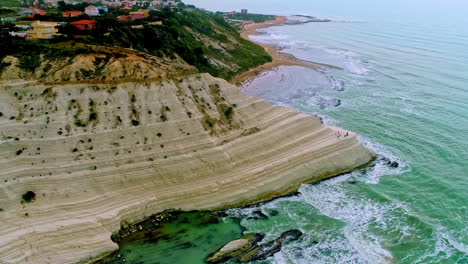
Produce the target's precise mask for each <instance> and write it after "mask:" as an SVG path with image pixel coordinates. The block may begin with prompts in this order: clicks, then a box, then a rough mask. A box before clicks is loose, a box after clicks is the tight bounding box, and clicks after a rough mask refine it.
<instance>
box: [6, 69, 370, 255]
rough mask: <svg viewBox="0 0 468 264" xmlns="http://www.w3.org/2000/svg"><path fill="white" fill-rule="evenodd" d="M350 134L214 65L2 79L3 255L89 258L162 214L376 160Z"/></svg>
mask: <svg viewBox="0 0 468 264" xmlns="http://www.w3.org/2000/svg"><path fill="white" fill-rule="evenodd" d="M345 133H346V131H342V130H340V129H338V128H334V127H329V126H325V125H323V124H321V122H320V119H319V118H317V117H314V116H308V115H305V114H300V113H296V112H294V111H292V110H290V109H287V108H283V107H277V106H272V105H270V104H268V103H266V102H265V101H263V100H260V99H256V98H252V97H248V96H246V95H243V94H242V93H241V92H240V91H239V89H238V88H237V87H235V86H232V85H230V84H228V83H227V82H226V81H224V80H221V79H217V78H213V77H211V76H209V75H208V74H195V75H189V76H186V77H184V78H178V79H177V78H175V79H173V80H170V81H157V80H150V79H148V80H147V81H146V82H138V83H136V82H119V83H114V84H110V83H107V84H99V83H96V84H90V83H81V84H80V83H79V84H66V83H64V84H60V85H47V84H39V83H33V82H30V83H25V82H16V83H15V82H12V81H11V80H10V81H9V82H8V83H3V84H2V85H1V87H0V208H2V210H1V211H0V222H1V223H2V224H1V225H0V263H34V264H39V263H74V262H78V261H81V260H84V259H87V258H91V257H95V256H97V255H99V254H102V253H105V252H109V251H113V250H115V249H117V244H116V243H114V242H113V241H112V240H111V235H112V234H115V233H117V232H118V230H119V229H120V227H121V226H128V225H129V224H131V223H135V222H137V221H139V220H142V219H145V218H147V217H149V216H150V215H153V214H155V213H158V212H162V211H165V210H167V209H178V210H195V209H197V210H201V209H217V208H226V207H230V206H236V205H244V204H247V203H252V202H256V201H261V200H265V199H269V198H271V197H274V196H276V195H280V194H285V193H288V192H290V191H291V190H294V189H296V188H297V187H299V185H300V184H301V183H303V182H310V181H317V180H321V179H324V178H328V177H331V176H334V175H336V174H339V173H343V172H347V171H350V170H352V169H354V168H356V167H359V166H362V165H364V164H366V163H368V162H369V161H371V160H372V159H373V154H372V153H370V152H369V151H368V150H367V149H366V148H364V147H363V146H362V144H361V143H360V142H359V140H358V138H357V137H356V135H355V134H354V133H352V132H349V133H348V135H349V136H347V137H344V136H342V135H345ZM340 135H341V136H340ZM28 192H32V193H34V194H35V195H34V199H31V200H30V201H29V202H28V201H23V195H25V194H26V193H28ZM28 197H29V196H28Z"/></svg>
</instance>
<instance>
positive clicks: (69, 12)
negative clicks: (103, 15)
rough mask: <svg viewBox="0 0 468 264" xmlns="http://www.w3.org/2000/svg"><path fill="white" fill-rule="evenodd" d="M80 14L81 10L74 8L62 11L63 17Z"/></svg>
mask: <svg viewBox="0 0 468 264" xmlns="http://www.w3.org/2000/svg"><path fill="white" fill-rule="evenodd" d="M81 14H83V13H82V12H81V11H76V10H72V11H63V12H62V16H63V17H77V16H81Z"/></svg>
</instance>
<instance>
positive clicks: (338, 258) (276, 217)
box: [115, 10, 468, 264]
mask: <svg viewBox="0 0 468 264" xmlns="http://www.w3.org/2000/svg"><path fill="white" fill-rule="evenodd" d="M466 11H468V10H466ZM308 14H310V15H313V14H312V13H308ZM467 14H468V12H467ZM295 18H297V17H295ZM295 18H292V19H295ZM448 18H449V16H448ZM421 21H422V20H421ZM260 32H261V34H260V35H257V36H252V40H254V41H258V42H262V43H267V44H271V45H275V46H278V47H280V48H281V52H284V53H287V54H290V55H293V56H295V57H297V58H299V59H302V60H306V61H311V62H316V63H320V64H324V65H331V66H334V67H327V66H323V67H319V68H318V69H315V70H313V69H307V68H302V67H296V66H284V67H279V68H277V69H274V70H272V71H269V72H265V73H263V74H261V75H259V76H258V77H257V78H256V79H254V80H253V81H251V82H247V83H245V84H244V85H243V86H242V90H243V91H244V92H245V93H247V94H249V95H251V96H255V97H259V98H263V99H265V100H267V101H268V102H270V103H272V104H274V105H279V106H285V107H290V108H292V109H295V110H296V111H299V112H303V113H307V114H314V115H318V116H320V117H322V118H323V120H324V122H325V123H326V124H329V125H333V126H338V127H342V128H344V129H347V130H351V131H354V132H356V133H357V134H359V135H360V139H361V141H362V142H363V143H364V144H365V145H366V146H367V147H368V148H370V149H371V150H373V151H374V152H375V153H376V154H377V155H378V160H377V161H376V163H375V164H374V165H373V166H372V167H369V168H366V169H362V170H359V171H355V172H352V173H349V174H346V175H342V176H339V177H336V178H332V179H330V180H326V181H323V182H320V183H317V184H305V185H303V186H302V187H300V189H299V192H298V194H296V195H293V196H288V197H283V198H278V199H275V200H273V201H270V202H266V203H262V204H259V205H255V206H252V207H248V208H235V209H230V210H228V211H226V214H225V215H223V216H222V217H220V218H219V221H212V223H211V224H207V223H206V221H205V222H203V223H201V222H200V221H201V220H200V219H201V218H200V217H198V216H197V214H199V213H195V215H194V214H193V213H192V214H191V213H188V214H186V215H183V216H181V217H182V218H181V219H179V220H178V221H179V222H178V223H170V224H167V226H166V227H165V228H164V229H163V231H162V233H163V235H164V239H160V240H155V241H150V240H140V241H136V242H131V243H128V244H122V245H121V250H120V254H121V258H120V259H119V261H120V262H115V263H122V259H125V260H126V263H161V264H169V263H170V264H178V263H181V264H185V263H187V264H199V263H204V260H203V258H204V257H206V256H207V254H209V253H211V252H213V251H214V250H216V249H217V248H219V247H221V246H222V245H223V244H225V243H227V242H229V241H231V240H233V239H236V238H238V237H239V236H240V234H241V233H247V232H260V233H264V234H266V237H265V238H264V241H270V240H273V239H275V238H276V237H278V236H279V235H280V234H281V233H282V232H284V231H287V230H291V229H298V230H301V231H302V232H303V233H304V236H303V237H302V238H301V239H299V240H297V241H292V242H290V243H288V244H286V245H284V246H283V248H282V249H281V251H280V252H278V253H276V254H275V255H274V256H273V257H271V258H269V259H267V260H264V261H257V262H251V263H255V264H267V263H271V264H283V263H287V264H293V263H294V264H313V263H317V264H328V263H343V264H348V263H356V264H357V263H369V264H379V263H402V264H413V263H414V264H429V263H431V264H445V263H446V264H466V263H468V139H467V137H468V23H467V24H460V23H457V21H452V20H450V19H447V20H439V21H438V22H437V21H432V20H431V21H430V22H427V23H426V22H419V23H418V22H415V21H411V20H406V21H404V20H403V21H400V20H385V21H379V20H378V19H376V20H373V21H372V22H370V21H366V20H365V19H356V20H354V19H342V20H340V21H334V22H328V23H306V24H298V25H284V26H274V27H270V28H266V29H261V30H260ZM388 161H391V162H395V163H393V166H392V165H391V164H390V163H389V162H388ZM396 165H397V166H396ZM259 212H261V215H264V216H266V217H257V216H258V215H259ZM232 263H234V262H232Z"/></svg>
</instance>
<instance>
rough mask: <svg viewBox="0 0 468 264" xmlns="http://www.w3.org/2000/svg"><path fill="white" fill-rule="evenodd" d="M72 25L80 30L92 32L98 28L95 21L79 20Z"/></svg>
mask: <svg viewBox="0 0 468 264" xmlns="http://www.w3.org/2000/svg"><path fill="white" fill-rule="evenodd" d="M70 24H71V25H73V26H74V27H76V29H78V30H91V29H93V28H95V27H96V21H94V20H79V21H76V22H71V23H70Z"/></svg>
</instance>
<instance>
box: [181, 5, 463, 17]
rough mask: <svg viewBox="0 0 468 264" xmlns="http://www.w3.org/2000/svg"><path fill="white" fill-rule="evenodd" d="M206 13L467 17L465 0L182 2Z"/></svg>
mask: <svg viewBox="0 0 468 264" xmlns="http://www.w3.org/2000/svg"><path fill="white" fill-rule="evenodd" d="M185 2H186V3H191V4H195V5H197V6H199V7H204V8H207V9H209V10H219V11H228V10H239V9H240V8H248V9H249V10H250V11H252V12H259V13H275V14H294V13H303V14H310V15H316V16H327V17H343V18H354V19H363V20H367V19H371V20H373V19H391V18H395V17H397V18H401V19H406V18H412V17H415V18H418V19H436V20H437V19H459V18H466V17H468V0H185Z"/></svg>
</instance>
